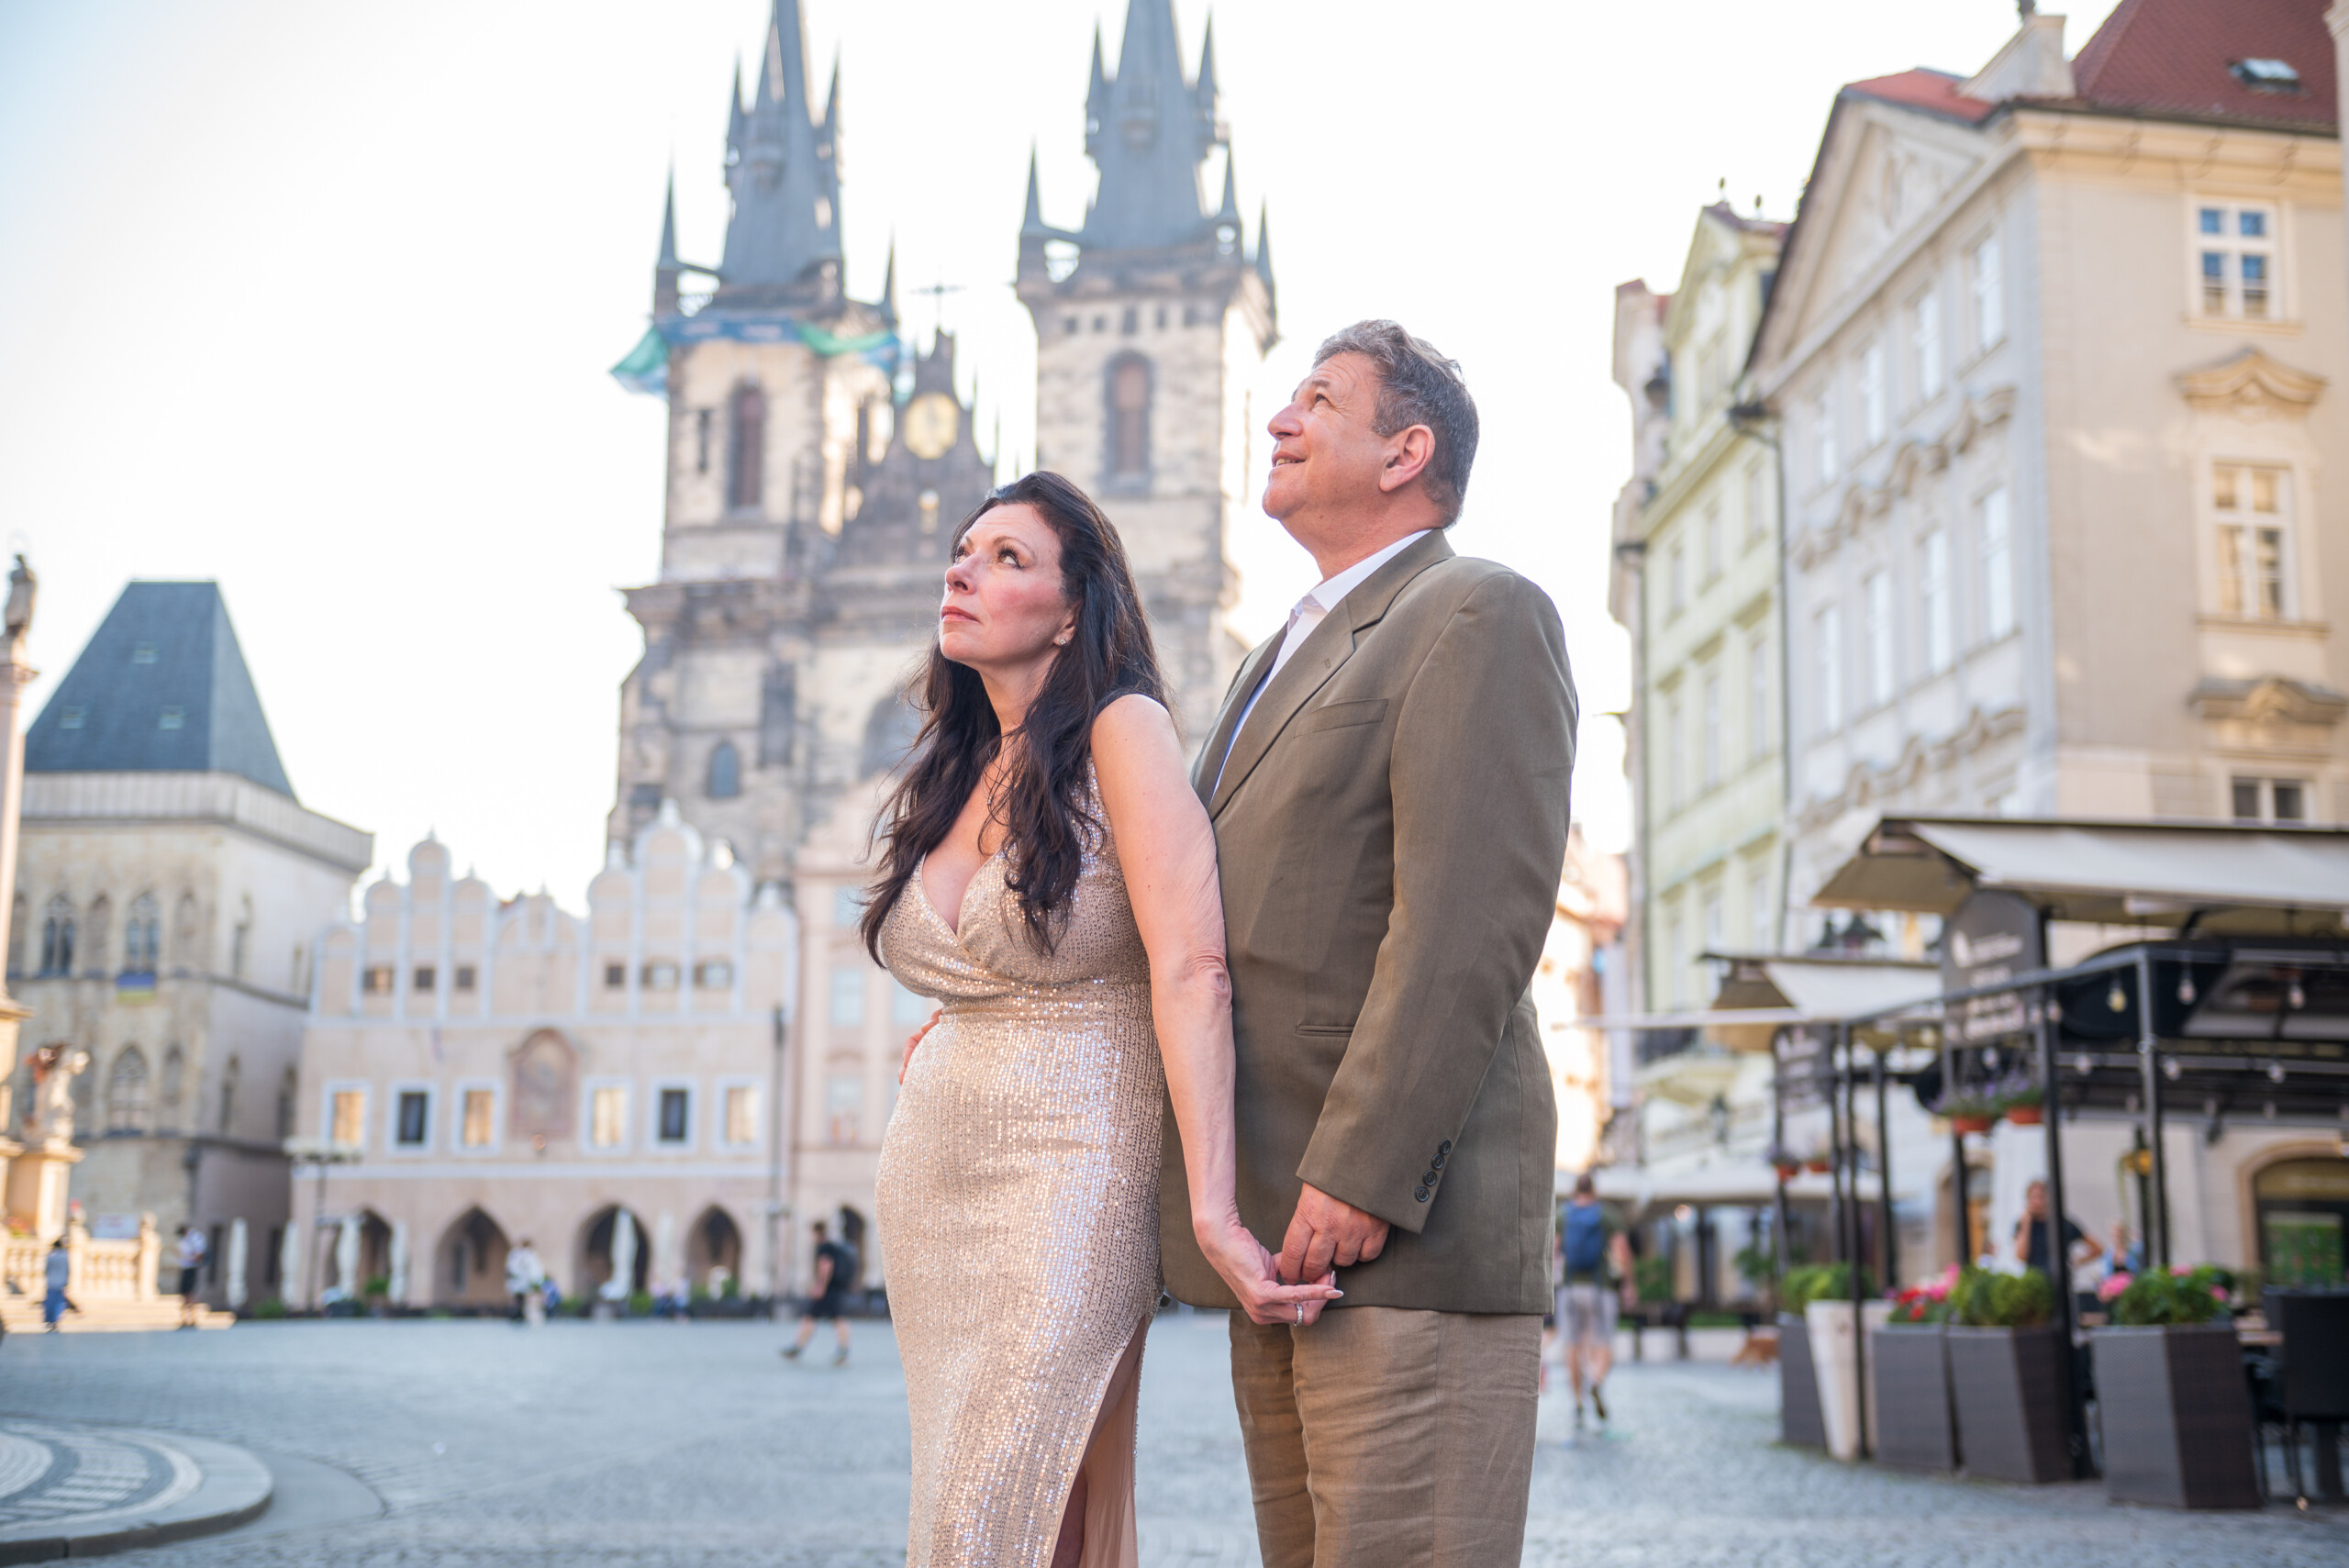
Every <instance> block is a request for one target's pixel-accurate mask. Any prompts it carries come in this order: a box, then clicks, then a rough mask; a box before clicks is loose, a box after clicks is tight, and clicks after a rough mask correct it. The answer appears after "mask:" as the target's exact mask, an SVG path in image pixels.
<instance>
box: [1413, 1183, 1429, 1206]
mask: <svg viewBox="0 0 2349 1568" xmlns="http://www.w3.org/2000/svg"><path fill="white" fill-rule="evenodd" d="M1411 1195H1412V1196H1413V1197H1415V1198H1417V1199H1419V1201H1420V1202H1421V1203H1425V1202H1427V1201H1428V1190H1427V1188H1425V1187H1420V1188H1419V1189H1418V1190H1416V1191H1415V1192H1413V1193H1412V1194H1411Z"/></svg>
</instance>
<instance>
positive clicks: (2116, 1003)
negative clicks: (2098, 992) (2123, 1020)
mask: <svg viewBox="0 0 2349 1568" xmlns="http://www.w3.org/2000/svg"><path fill="white" fill-rule="evenodd" d="M2104 1005H2105V1006H2108V1007H2110V1008H2111V1009H2112V1010H2113V1011H2114V1012H2116V1013H2120V1012H2126V1011H2127V1010H2128V1007H2129V994H2128V993H2127V992H2126V991H2123V990H2122V989H2121V976H2119V975H2118V974H2116V975H2114V976H2113V977H2112V989H2111V990H2110V991H2108V992H2106V993H2105V994H2104Z"/></svg>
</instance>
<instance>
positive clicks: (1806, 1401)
mask: <svg viewBox="0 0 2349 1568" xmlns="http://www.w3.org/2000/svg"><path fill="white" fill-rule="evenodd" d="M1778 1440H1779V1441H1781V1442H1788V1443H1794V1444H1797V1445H1798V1446H1800V1447H1803V1448H1825V1447H1826V1446H1827V1423H1826V1422H1825V1421H1824V1420H1822V1419H1821V1418H1820V1414H1819V1373H1818V1371H1817V1369H1815V1368H1814V1367H1813V1366H1812V1365H1811V1363H1810V1328H1809V1325H1808V1324H1806V1323H1804V1322H1803V1320H1802V1319H1801V1318H1798V1317H1797V1316H1795V1315H1794V1314H1793V1313H1791V1312H1781V1313H1779V1314H1778Z"/></svg>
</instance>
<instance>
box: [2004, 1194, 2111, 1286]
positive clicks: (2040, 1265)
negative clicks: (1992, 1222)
mask: <svg viewBox="0 0 2349 1568" xmlns="http://www.w3.org/2000/svg"><path fill="white" fill-rule="evenodd" d="M2104 1251H2105V1247H2104V1243H2103V1242H2101V1241H2099V1240H2097V1239H2096V1238H2095V1237H2093V1236H2091V1235H2089V1234H2088V1233H2087V1231H2086V1230H2083V1229H2080V1227H2079V1226H2078V1224H2076V1222H2075V1221H2074V1220H2073V1218H2072V1217H2071V1216H2069V1215H2065V1217H2064V1260H2063V1266H2062V1269H2061V1272H2058V1270H2057V1267H2056V1265H2055V1262H2054V1251H2053V1249H2051V1248H2050V1247H2049V1246H2048V1244H2047V1183H2046V1182H2045V1181H2044V1180H2043V1179H2042V1178H2040V1177H2036V1176H2034V1177H2032V1182H2031V1184H2030V1185H2029V1186H2027V1187H2025V1188H2024V1189H2023V1193H2022V1217H2021V1218H2020V1219H2017V1220H2016V1221H2015V1234H2014V1256H2015V1261H2016V1262H2019V1263H2021V1264H2022V1266H2023V1267H2025V1268H2027V1269H2037V1270H2038V1271H2039V1272H2040V1273H2043V1274H2045V1275H2046V1276H2047V1281H2048V1283H2049V1284H2051V1285H2054V1287H2055V1288H2056V1289H2058V1290H2061V1289H2063V1288H2064V1285H2065V1282H2066V1281H2068V1280H2069V1279H2070V1278H2071V1277H2072V1271H2073V1270H2074V1269H2075V1268H2077V1267H2078V1266H2079V1265H2081V1264H2083V1263H2090V1262H2095V1261H2096V1260H2097V1259H2098V1258H2099V1257H2102V1256H2103V1255H2104Z"/></svg>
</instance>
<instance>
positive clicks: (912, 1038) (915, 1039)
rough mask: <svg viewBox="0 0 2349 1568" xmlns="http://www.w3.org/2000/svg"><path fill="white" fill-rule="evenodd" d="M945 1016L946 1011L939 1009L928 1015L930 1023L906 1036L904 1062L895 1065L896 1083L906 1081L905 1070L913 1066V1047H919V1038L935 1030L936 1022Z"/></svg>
mask: <svg viewBox="0 0 2349 1568" xmlns="http://www.w3.org/2000/svg"><path fill="white" fill-rule="evenodd" d="M945 1016H946V1009H945V1008H943V1007H941V1008H939V1009H938V1010H937V1011H936V1012H934V1013H932V1014H930V1022H928V1023H926V1024H924V1025H922V1026H921V1028H919V1029H916V1030H914V1032H913V1033H911V1034H909V1035H907V1036H906V1056H905V1060H904V1061H902V1062H898V1063H897V1082H898V1083H900V1084H903V1083H904V1082H905V1081H906V1069H907V1068H908V1067H911V1066H912V1065H913V1064H914V1047H916V1046H918V1045H919V1044H920V1043H921V1037H922V1036H924V1035H926V1034H928V1033H929V1032H930V1030H932V1029H936V1028H937V1027H938V1020H939V1019H941V1018H944V1017H945Z"/></svg>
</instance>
